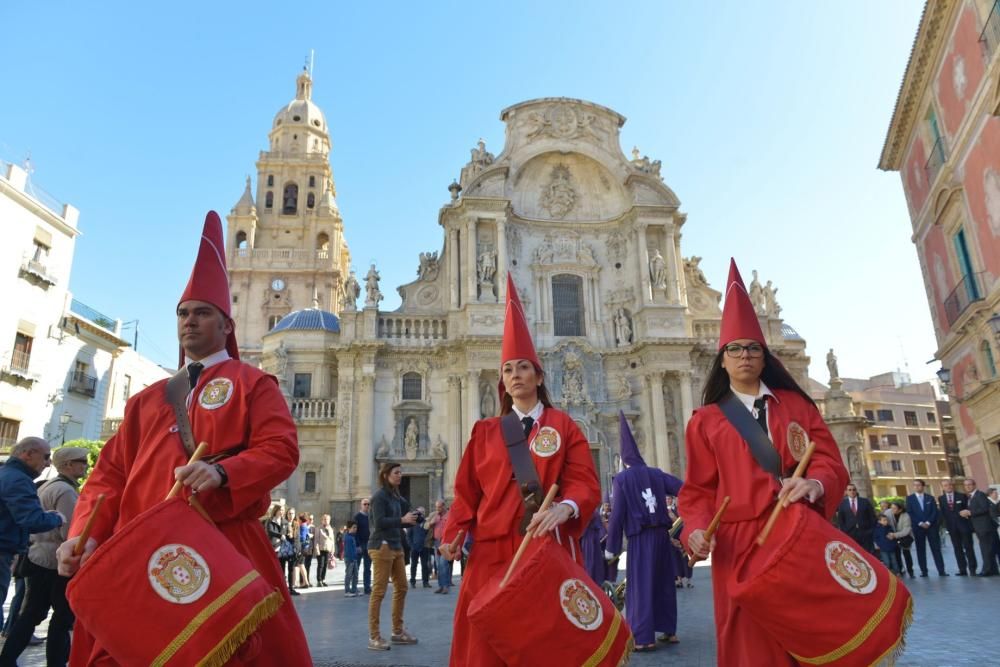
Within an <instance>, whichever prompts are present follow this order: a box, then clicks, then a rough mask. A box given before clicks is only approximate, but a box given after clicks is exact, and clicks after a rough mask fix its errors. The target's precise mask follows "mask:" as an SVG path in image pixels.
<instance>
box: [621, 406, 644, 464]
mask: <svg viewBox="0 0 1000 667" xmlns="http://www.w3.org/2000/svg"><path fill="white" fill-rule="evenodd" d="M618 438H619V440H618V447H619V450H620V452H621V457H622V463H624V464H625V465H627V466H628V467H629V468H631V467H633V466H644V465H646V462H645V461H643V460H642V454H640V453H639V447H638V446H637V445H636V444H635V438H634V437H633V436H632V429H630V428H629V427H628V420H626V419H625V413H624V412H622V411H621V410H619V411H618Z"/></svg>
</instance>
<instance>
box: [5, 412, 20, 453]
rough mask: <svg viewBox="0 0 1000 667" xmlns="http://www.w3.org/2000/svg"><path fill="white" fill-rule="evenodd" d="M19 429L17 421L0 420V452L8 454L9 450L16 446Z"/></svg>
mask: <svg viewBox="0 0 1000 667" xmlns="http://www.w3.org/2000/svg"><path fill="white" fill-rule="evenodd" d="M20 428H21V422H19V421H14V420H13V419H0V452H2V453H4V454H9V453H10V450H11V448H12V447H13V446H14V445H16V444H17V432H18V430H19V429H20Z"/></svg>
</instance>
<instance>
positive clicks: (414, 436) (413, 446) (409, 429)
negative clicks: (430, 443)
mask: <svg viewBox="0 0 1000 667" xmlns="http://www.w3.org/2000/svg"><path fill="white" fill-rule="evenodd" d="M419 436H420V427H418V426H417V419H416V417H410V421H409V422H407V424H406V434H405V435H404V436H403V448H404V449H405V450H406V458H407V459H409V460H410V461H412V460H413V459H415V458H417V443H418V438H419Z"/></svg>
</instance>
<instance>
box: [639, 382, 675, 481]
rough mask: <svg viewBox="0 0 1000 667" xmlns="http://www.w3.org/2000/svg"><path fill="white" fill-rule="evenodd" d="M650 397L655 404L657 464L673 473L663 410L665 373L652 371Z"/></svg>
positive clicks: (654, 432)
mask: <svg viewBox="0 0 1000 667" xmlns="http://www.w3.org/2000/svg"><path fill="white" fill-rule="evenodd" d="M646 377H648V378H649V390H650V391H649V399H650V401H652V404H653V442H654V443H655V444H656V466H657V467H658V468H660V469H661V470H663V471H665V472H668V473H671V474H673V472H674V471H673V470H672V466H671V465H670V448H669V447H668V444H667V416H666V413H665V412H664V410H663V373H660V372H655V373H650V374H649V375H647V376H646Z"/></svg>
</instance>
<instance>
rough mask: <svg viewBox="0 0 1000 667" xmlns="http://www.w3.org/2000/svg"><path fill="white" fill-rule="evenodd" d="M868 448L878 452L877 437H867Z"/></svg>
mask: <svg viewBox="0 0 1000 667" xmlns="http://www.w3.org/2000/svg"><path fill="white" fill-rule="evenodd" d="M868 446H869V447H871V448H872V449H874V450H878V449H879V443H878V436H877V435H869V436H868Z"/></svg>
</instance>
